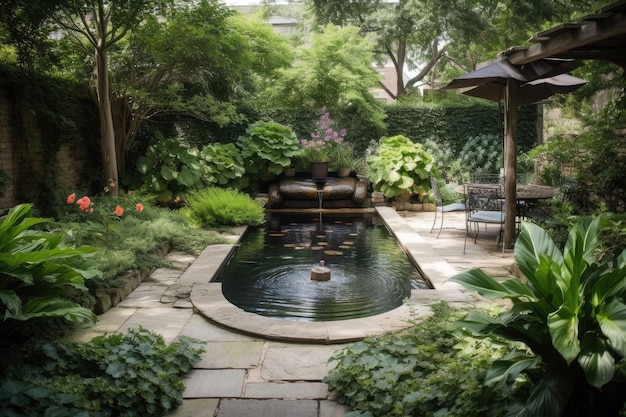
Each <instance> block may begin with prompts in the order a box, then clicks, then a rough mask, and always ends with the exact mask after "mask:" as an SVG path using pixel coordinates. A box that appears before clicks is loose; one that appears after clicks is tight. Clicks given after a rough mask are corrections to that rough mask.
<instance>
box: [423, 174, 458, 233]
mask: <svg viewBox="0 0 626 417" xmlns="http://www.w3.org/2000/svg"><path fill="white" fill-rule="evenodd" d="M430 186H431V187H432V189H433V198H434V199H435V219H434V220H433V226H432V227H431V228H430V233H432V232H433V230H435V224H436V223H437V213H441V224H440V225H439V233H437V239H439V235H440V234H441V229H443V220H444V215H445V213H450V212H453V211H464V210H465V204H463V203H451V204H445V205H444V204H443V198H442V197H441V191H440V190H439V183H438V182H437V179H436V178H435V177H433V176H432V175H431V177H430Z"/></svg>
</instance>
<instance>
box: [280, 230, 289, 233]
mask: <svg viewBox="0 0 626 417" xmlns="http://www.w3.org/2000/svg"><path fill="white" fill-rule="evenodd" d="M289 232H291V229H285V230H281V231H280V233H289Z"/></svg>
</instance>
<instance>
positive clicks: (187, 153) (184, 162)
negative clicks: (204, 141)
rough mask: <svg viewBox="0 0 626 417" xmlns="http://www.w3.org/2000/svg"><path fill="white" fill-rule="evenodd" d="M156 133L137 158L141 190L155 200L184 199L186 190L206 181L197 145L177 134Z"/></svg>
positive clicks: (199, 186) (196, 187)
mask: <svg viewBox="0 0 626 417" xmlns="http://www.w3.org/2000/svg"><path fill="white" fill-rule="evenodd" d="M155 136H156V139H157V140H156V143H154V144H152V145H150V146H148V149H147V150H146V154H145V155H143V156H140V157H139V158H137V171H139V173H140V174H141V177H140V184H141V185H140V189H141V190H142V191H145V192H148V193H150V194H153V195H155V196H156V198H157V201H160V202H173V201H178V200H184V199H185V194H186V193H187V192H189V191H195V190H199V189H201V188H203V187H204V186H205V185H208V182H205V179H204V166H203V164H202V162H201V161H200V156H199V152H198V150H197V149H196V148H193V147H190V146H187V145H185V144H183V143H182V142H181V141H180V140H178V139H176V138H165V137H163V135H162V134H161V133H159V132H156V133H155Z"/></svg>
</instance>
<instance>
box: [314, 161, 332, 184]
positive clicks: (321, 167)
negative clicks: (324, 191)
mask: <svg viewBox="0 0 626 417" xmlns="http://www.w3.org/2000/svg"><path fill="white" fill-rule="evenodd" d="M311 178H313V179H314V180H316V179H323V178H328V161H326V162H321V161H316V162H311Z"/></svg>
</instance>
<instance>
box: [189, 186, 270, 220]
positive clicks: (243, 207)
mask: <svg viewBox="0 0 626 417" xmlns="http://www.w3.org/2000/svg"><path fill="white" fill-rule="evenodd" d="M182 212H183V213H184V215H185V216H187V217H188V218H189V219H190V220H191V221H192V222H194V223H197V224H199V225H201V226H204V227H208V226H219V225H228V226H235V225H258V224H261V223H263V219H264V210H263V207H262V206H261V205H260V204H259V203H257V202H256V201H254V200H253V199H251V198H250V196H248V195H247V194H243V193H240V192H238V191H235V190H231V189H221V188H207V189H206V190H204V191H201V192H198V193H195V194H193V195H191V196H189V198H188V199H187V206H186V207H184V208H183V210H182Z"/></svg>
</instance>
